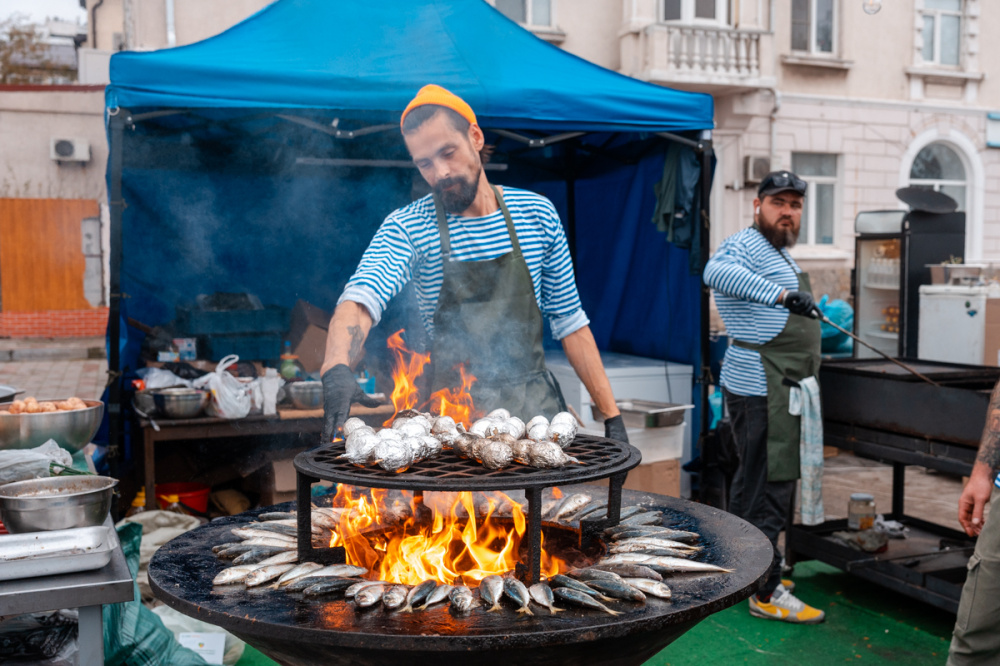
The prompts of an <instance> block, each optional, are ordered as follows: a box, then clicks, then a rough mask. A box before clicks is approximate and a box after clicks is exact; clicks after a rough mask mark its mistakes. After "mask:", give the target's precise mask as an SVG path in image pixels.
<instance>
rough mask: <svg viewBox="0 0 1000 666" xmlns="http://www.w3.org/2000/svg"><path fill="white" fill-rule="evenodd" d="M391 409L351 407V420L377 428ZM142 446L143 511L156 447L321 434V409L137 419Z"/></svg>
mask: <svg viewBox="0 0 1000 666" xmlns="http://www.w3.org/2000/svg"><path fill="white" fill-rule="evenodd" d="M393 411H394V409H393V406H392V405H381V406H379V407H363V406H361V405H353V406H352V407H351V416H357V417H358V418H360V419H362V420H364V421H365V422H366V423H368V424H369V425H371V426H374V427H380V426H381V425H382V423H383V422H385V420H386V419H387V418H389V417H390V416H392V414H393ZM139 427H141V428H142V442H143V474H144V485H145V488H146V508H147V509H157V508H159V507H157V505H156V455H155V449H156V443H157V442H170V441H183V440H193V439H220V438H224V437H250V436H255V435H279V434H286V433H292V434H302V433H305V434H315V435H317V439H318V436H319V434H320V432H322V431H323V410H322V409H291V408H284V407H279V408H278V413H277V415H275V416H262V415H259V414H258V415H251V416H247V417H245V418H242V419H220V418H215V417H209V416H205V417H200V418H194V419H158V418H153V419H140V420H139Z"/></svg>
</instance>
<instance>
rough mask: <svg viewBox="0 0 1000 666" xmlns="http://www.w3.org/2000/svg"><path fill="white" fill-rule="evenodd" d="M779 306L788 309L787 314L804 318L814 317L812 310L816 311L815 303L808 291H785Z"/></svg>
mask: <svg viewBox="0 0 1000 666" xmlns="http://www.w3.org/2000/svg"><path fill="white" fill-rule="evenodd" d="M781 304H782V305H784V306H785V307H786V308H788V311H789V312H791V313H793V314H797V315H804V316H806V317H812V316H814V315H813V310H815V309H816V301H814V300H813V297H812V294H810V293H809V292H808V291H786V292H785V295H784V296H782V298H781Z"/></svg>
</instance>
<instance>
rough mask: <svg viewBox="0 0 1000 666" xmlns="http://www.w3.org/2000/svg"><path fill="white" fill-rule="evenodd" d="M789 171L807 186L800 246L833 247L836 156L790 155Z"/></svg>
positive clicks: (814, 154) (835, 215) (835, 205)
mask: <svg viewBox="0 0 1000 666" xmlns="http://www.w3.org/2000/svg"><path fill="white" fill-rule="evenodd" d="M792 171H794V172H795V173H796V174H798V175H799V176H800V177H801V178H802V180H804V181H806V183H808V184H809V189H807V190H806V199H805V201H804V202H803V204H804V205H803V208H802V228H801V230H800V231H799V243H801V244H803V245H833V244H834V240H835V238H836V234H835V233H834V231H835V229H834V227H835V226H836V225H835V224H834V222H835V220H836V219H837V214H836V207H837V156H836V155H825V154H822V153H792Z"/></svg>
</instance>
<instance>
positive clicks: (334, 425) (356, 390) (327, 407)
mask: <svg viewBox="0 0 1000 666" xmlns="http://www.w3.org/2000/svg"><path fill="white" fill-rule="evenodd" d="M322 379H323V434H322V435H320V444H321V445H326V444H329V443H330V442H332V441H333V437H334V435H336V434H337V430H338V429H339V428H340V426H342V425H344V421H346V420H347V416H348V415H349V414H350V413H351V403H354V402H360V403H361V404H362V405H364V406H365V407H378V406H379V405H380V404H382V403H381V402H379V401H378V399H376V398H373V397H371V396H370V395H368V394H367V393H365V392H364V391H362V390H361V387H360V386H359V385H358V380H357V379H355V377H354V373H353V372H351V369H350V368H348V367H347V366H346V365H344V364H343V363H341V364H340V365H335V366H333V367H332V368H330V369H329V370H327V371H326V372H324V373H323V378H322Z"/></svg>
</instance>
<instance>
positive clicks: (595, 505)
mask: <svg viewBox="0 0 1000 666" xmlns="http://www.w3.org/2000/svg"><path fill="white" fill-rule="evenodd" d="M607 506H608V501H607V500H594V501H593V502H591V503H590V504H588V505H587V506H585V507H583V508H582V509H580V510H579V511H577V512H576V514H574V515H573V517H572V518H571V519H570V520H571V521H577V520H583V518H584V517H585V516H587V515H588V514H591V513H595V512H597V511H600V510H601V509H606V508H607Z"/></svg>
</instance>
